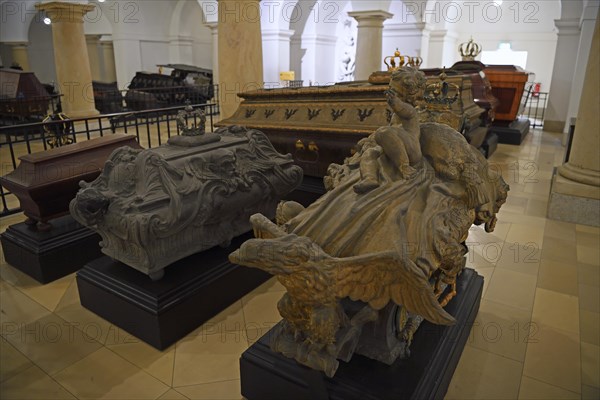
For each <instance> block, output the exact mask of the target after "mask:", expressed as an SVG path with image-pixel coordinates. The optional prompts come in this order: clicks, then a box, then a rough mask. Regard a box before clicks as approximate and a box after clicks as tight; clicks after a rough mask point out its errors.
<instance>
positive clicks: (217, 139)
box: [70, 120, 302, 280]
mask: <svg viewBox="0 0 600 400" xmlns="http://www.w3.org/2000/svg"><path fill="white" fill-rule="evenodd" d="M181 122H182V124H183V123H184V121H183V120H182V121H181ZM182 131H183V132H184V134H183V135H182V136H175V137H172V138H171V139H170V140H169V143H168V144H165V145H163V146H160V147H157V148H155V149H148V150H137V149H132V148H130V147H122V148H120V149H117V150H116V151H115V152H114V153H113V154H112V155H111V156H110V158H109V160H108V161H107V162H106V165H105V167H104V170H103V172H102V175H100V177H98V179H96V180H95V181H94V182H92V183H90V184H85V183H83V184H82V189H81V190H80V191H79V193H78V194H77V197H76V198H75V200H73V201H72V202H71V207H70V208H71V214H72V215H73V217H74V218H75V219H76V220H77V221H79V222H81V223H82V224H84V225H86V226H88V227H90V228H92V229H94V230H96V231H97V232H98V233H99V234H100V235H101V236H102V242H101V247H102V252H103V253H105V254H107V255H109V256H110V257H113V258H115V259H117V260H119V261H121V262H123V263H125V264H127V265H129V266H131V267H133V268H135V269H137V270H139V271H141V272H143V273H145V274H147V275H149V276H150V277H151V278H152V279H154V280H156V279H160V278H161V277H162V276H163V274H164V270H163V269H164V268H165V267H166V266H168V265H169V264H171V263H173V262H175V261H177V260H179V259H181V258H184V257H186V256H188V255H191V254H194V253H197V252H200V251H202V250H205V249H209V248H211V247H214V246H216V245H227V244H228V243H229V241H230V240H231V239H232V238H234V237H236V236H239V235H240V234H242V233H245V232H247V231H249V230H250V229H251V226H250V224H249V222H248V218H249V217H250V215H252V214H254V213H257V212H260V213H266V215H269V216H271V217H274V215H275V208H276V205H277V203H278V202H279V200H280V199H281V198H282V196H283V195H285V194H287V193H288V192H290V191H292V190H293V189H294V188H295V187H296V186H298V185H299V184H300V182H301V180H302V170H301V169H300V168H299V167H297V166H295V165H293V161H292V158H291V156H289V155H285V156H284V155H281V154H279V153H277V152H276V151H275V149H273V146H272V145H271V143H269V140H268V139H267V137H266V136H265V135H264V134H263V133H261V132H259V131H257V130H252V129H250V130H247V129H245V128H242V127H230V128H223V129H219V130H217V131H216V132H215V133H206V134H203V133H202V134H193V132H191V131H190V130H189V129H187V128H184V129H182ZM186 134H189V135H186Z"/></svg>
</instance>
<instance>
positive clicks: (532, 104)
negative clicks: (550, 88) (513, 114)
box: [525, 92, 548, 128]
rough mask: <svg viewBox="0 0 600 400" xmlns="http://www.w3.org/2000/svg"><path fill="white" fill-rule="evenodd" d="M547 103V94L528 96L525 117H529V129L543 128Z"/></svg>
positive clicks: (537, 93) (535, 93)
mask: <svg viewBox="0 0 600 400" xmlns="http://www.w3.org/2000/svg"><path fill="white" fill-rule="evenodd" d="M547 102H548V93H547V92H534V93H532V94H531V96H529V98H528V99H527V104H526V105H525V115H527V117H529V126H530V127H532V128H541V127H542V126H544V114H545V113H546V103H547Z"/></svg>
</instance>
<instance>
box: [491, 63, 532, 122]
mask: <svg viewBox="0 0 600 400" xmlns="http://www.w3.org/2000/svg"><path fill="white" fill-rule="evenodd" d="M484 72H485V74H486V76H487V77H488V79H489V80H490V83H491V84H492V93H493V94H494V96H495V97H496V98H497V99H498V101H499V104H498V108H497V109H496V121H498V122H502V121H505V122H506V124H509V123H511V122H513V121H514V120H515V119H517V116H518V114H519V107H520V105H521V99H522V98H523V92H524V90H525V83H526V82H527V80H528V77H529V74H528V73H527V72H525V71H523V69H522V68H520V67H517V66H515V65H488V66H487V67H486V68H485V70H484Z"/></svg>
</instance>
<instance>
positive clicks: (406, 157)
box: [230, 67, 508, 398]
mask: <svg viewBox="0 0 600 400" xmlns="http://www.w3.org/2000/svg"><path fill="white" fill-rule="evenodd" d="M427 83H428V81H427V80H426V79H425V76H424V74H423V73H422V72H419V71H417V70H415V69H414V68H411V67H402V68H400V69H399V70H397V71H395V72H393V73H392V77H391V81H390V85H389V89H388V90H387V92H386V94H387V104H389V106H390V108H391V109H392V110H393V112H394V114H393V116H392V119H391V121H392V123H391V124H390V125H387V124H386V126H383V127H380V128H378V129H376V131H375V132H374V133H373V134H371V135H369V136H368V137H367V138H364V139H361V140H360V141H359V142H358V145H357V149H358V150H357V152H356V153H355V154H354V155H353V156H352V157H349V158H347V159H346V160H345V161H344V163H343V164H332V165H331V166H330V167H329V170H328V174H327V176H326V177H325V182H326V187H327V189H328V192H327V193H326V194H325V195H324V196H322V197H321V198H320V199H318V200H317V201H316V202H315V203H313V204H312V205H310V206H308V207H306V208H304V207H302V206H300V205H299V204H297V203H293V202H285V203H282V204H281V205H280V206H279V208H278V213H277V221H276V223H273V222H271V220H270V219H269V218H268V217H265V216H262V215H254V216H253V217H252V218H251V221H252V224H253V227H254V232H255V235H256V237H257V238H256V239H252V240H249V241H247V242H246V243H244V244H243V245H242V246H241V248H240V249H239V250H237V251H236V252H234V253H232V254H231V256H230V259H231V260H232V261H233V262H235V263H239V264H241V265H246V266H249V267H254V268H260V269H263V270H265V271H268V272H270V273H272V274H273V275H275V276H277V278H278V279H279V281H280V282H281V283H282V284H283V286H285V287H286V289H287V293H286V294H284V296H283V297H282V298H281V300H280V301H279V303H278V309H279V311H280V314H281V316H282V317H283V321H282V322H281V323H280V324H278V325H277V326H276V327H275V328H274V329H273V330H272V331H271V332H269V333H268V334H267V335H266V337H267V339H265V340H268V341H269V342H270V347H271V349H272V351H273V352H275V353H281V354H282V355H283V356H285V357H287V358H292V359H294V360H296V361H297V362H298V363H300V364H303V365H305V366H308V367H310V368H312V369H315V370H318V371H323V372H324V373H325V375H326V376H327V377H333V376H334V375H335V374H336V371H337V370H338V368H339V367H340V364H341V363H340V361H344V362H345V363H348V362H351V360H352V358H353V355H355V354H361V355H363V356H366V357H368V358H371V359H374V360H378V361H380V362H382V363H384V364H388V365H390V364H393V363H394V362H395V361H396V360H397V359H402V358H406V357H408V356H409V348H410V344H411V341H412V340H413V338H414V336H415V335H416V334H417V329H418V328H419V326H420V324H421V322H422V321H423V320H427V321H429V322H430V323H433V324H441V325H452V324H454V323H455V318H454V316H453V315H450V314H449V313H448V312H446V311H445V309H444V307H445V306H446V305H447V304H448V303H449V302H451V301H452V299H453V298H454V297H455V296H457V295H460V293H458V294H457V287H456V283H457V278H458V277H459V276H460V275H461V274H464V273H466V272H465V261H466V259H465V254H466V253H467V247H466V245H465V240H466V238H467V236H468V232H469V228H470V227H471V226H472V224H476V225H480V224H484V225H485V230H486V231H487V232H491V231H493V230H494V227H495V224H496V214H497V213H498V211H499V209H500V207H501V205H502V204H503V203H504V202H505V201H506V198H507V192H508V185H507V184H506V183H505V182H504V180H503V179H502V177H501V176H500V175H499V174H495V173H494V172H493V171H492V170H491V169H490V168H489V166H488V163H487V161H486V160H485V158H484V157H483V156H482V154H481V153H480V152H479V151H478V150H477V149H475V148H474V147H472V146H470V145H469V144H468V143H467V141H466V140H465V138H464V136H463V135H461V134H460V133H459V132H458V131H456V130H455V129H453V128H451V127H450V126H448V125H447V124H439V123H435V122H433V123H432V122H427V123H421V122H420V121H419V119H420V118H419V111H418V104H419V103H420V102H422V101H426V102H429V103H431V104H434V105H436V106H439V107H442V105H443V104H447V103H449V102H450V100H451V99H452V96H450V97H449V96H446V95H442V94H441V93H438V92H444V89H443V87H442V88H440V87H437V88H435V87H433V88H432V87H431V86H428V84H427ZM436 89H437V90H436ZM428 92H429V93H438V96H433V95H431V94H430V95H429V96H425V94H426V93H428ZM478 296H481V292H479V295H478ZM477 302H478V300H477ZM469 307H471V306H469ZM472 317H473V318H474V315H473V316H472ZM249 351H252V349H251V350H249ZM261 351H262V350H261ZM255 354H256V353H250V354H249V355H248V356H247V357H248V358H247V359H245V358H244V356H242V361H243V371H244V370H247V371H256V370H257V368H263V370H261V371H264V369H268V368H269V367H267V366H266V364H261V363H259V362H258V361H257V359H255V358H250V357H254V355H255ZM261 354H262V353H261ZM244 360H247V362H246V361H244ZM244 363H245V364H244ZM259 365H262V367H259ZM246 368H247V369H246ZM253 376H259V375H256V374H255V375H253ZM274 379H275V378H274ZM277 379H279V378H277ZM311 379H312V378H311ZM327 382H329V381H327ZM348 384H349V383H348ZM356 384H357V385H358V383H356ZM327 385H329V383H327ZM242 388H244V375H242ZM257 390H258V389H257ZM265 393H266V392H265ZM269 393H271V392H269ZM242 394H244V395H245V396H246V397H247V398H252V396H251V395H246V394H245V393H244V392H243V393H242ZM263 394H264V393H263ZM353 396H354V395H353ZM356 396H358V397H357V398H361V397H360V395H356ZM254 397H255V398H260V396H257V395H255V396H254ZM332 398H333V397H332ZM336 398H337V397H336ZM352 398H354V397H352ZM362 398H371V397H368V396H367V397H364V396H363V397H362Z"/></svg>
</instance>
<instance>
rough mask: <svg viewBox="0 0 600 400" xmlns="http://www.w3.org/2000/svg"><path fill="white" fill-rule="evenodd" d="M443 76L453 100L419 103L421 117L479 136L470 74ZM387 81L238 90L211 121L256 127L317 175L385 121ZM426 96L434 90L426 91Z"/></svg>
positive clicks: (387, 119) (310, 173) (431, 81)
mask: <svg viewBox="0 0 600 400" xmlns="http://www.w3.org/2000/svg"><path fill="white" fill-rule="evenodd" d="M427 81H428V82H427V83H428V84H431V85H432V84H435V83H438V82H440V78H439V76H430V77H428V78H427ZM445 81H446V82H447V83H448V84H451V85H454V86H453V87H455V88H456V91H457V93H456V98H455V101H454V102H452V103H449V104H447V105H448V109H447V110H445V111H446V112H445V113H437V114H436V113H435V112H433V113H432V112H431V111H432V110H431V109H430V108H428V105H427V104H426V103H423V105H422V106H423V107H422V108H421V110H422V111H423V112H422V113H421V114H420V117H421V120H422V121H423V122H426V121H435V122H441V123H445V124H447V125H450V126H452V128H454V129H456V130H458V131H459V132H461V133H463V135H465V137H467V139H468V140H469V138H471V137H481V136H483V137H485V132H487V128H486V127H485V126H482V116H483V114H484V112H485V110H484V109H482V108H480V107H478V106H477V105H476V104H475V103H474V101H473V95H472V92H471V81H470V78H469V77H468V76H466V75H455V76H447V77H445ZM388 82H389V78H388V80H387V82H386V84H370V83H368V82H353V83H350V84H337V85H332V86H320V87H302V88H285V89H260V90H253V91H249V92H244V93H240V94H238V96H239V97H241V98H242V99H243V101H242V102H241V103H240V105H239V107H238V109H237V110H236V112H235V113H234V114H233V115H232V116H231V117H230V118H227V119H224V120H222V121H219V122H218V123H216V124H215V125H217V126H228V125H244V126H247V127H249V128H253V129H260V130H261V131H263V132H265V134H266V135H267V136H268V137H269V140H271V142H272V143H273V146H274V147H275V148H276V149H277V150H279V151H281V152H284V153H291V154H292V155H293V157H294V162H295V163H296V164H297V165H299V166H301V167H302V168H303V170H304V174H305V175H308V176H314V177H319V178H320V177H323V176H325V175H326V173H327V168H328V167H329V164H331V163H342V162H343V160H344V159H345V158H346V157H349V156H351V155H352V154H353V152H354V151H355V150H356V149H355V146H356V143H357V142H358V141H359V140H360V139H362V138H365V137H367V136H368V135H370V134H371V133H373V132H374V131H375V130H376V129H377V128H379V127H380V126H384V125H387V124H389V123H390V120H391V117H392V112H391V110H390V108H389V106H388V104H387V101H386V96H385V92H386V90H388V89H389V87H388V85H387V83H388ZM426 96H428V97H435V96H436V95H435V94H434V93H433V92H431V93H426ZM435 101H437V100H435V99H434V100H432V103H433V102H435ZM430 104H431V103H430ZM432 114H436V115H432ZM480 131H482V132H480ZM481 143H482V140H480V141H479V145H481Z"/></svg>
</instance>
